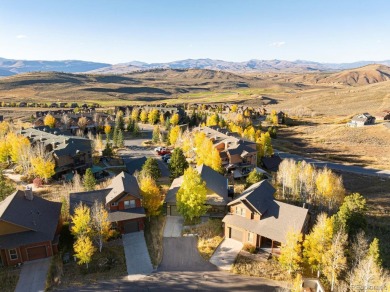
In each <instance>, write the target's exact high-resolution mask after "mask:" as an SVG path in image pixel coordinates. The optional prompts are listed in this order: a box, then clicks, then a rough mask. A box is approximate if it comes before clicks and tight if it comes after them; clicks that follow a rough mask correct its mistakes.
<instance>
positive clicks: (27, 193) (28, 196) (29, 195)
mask: <svg viewBox="0 0 390 292" xmlns="http://www.w3.org/2000/svg"><path fill="white" fill-rule="evenodd" d="M24 196H25V198H26V199H27V200H29V201H32V200H33V199H34V195H33V191H32V189H31V187H30V186H26V189H25V191H24Z"/></svg>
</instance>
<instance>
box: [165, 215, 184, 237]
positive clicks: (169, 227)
mask: <svg viewBox="0 0 390 292" xmlns="http://www.w3.org/2000/svg"><path fill="white" fill-rule="evenodd" d="M183 222H184V219H183V217H181V216H167V220H166V222H165V227H164V234H163V237H181V231H182V229H183Z"/></svg>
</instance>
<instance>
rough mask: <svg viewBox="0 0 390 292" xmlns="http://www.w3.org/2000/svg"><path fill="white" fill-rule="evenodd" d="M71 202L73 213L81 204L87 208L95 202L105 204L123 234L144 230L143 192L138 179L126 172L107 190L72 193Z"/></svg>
mask: <svg viewBox="0 0 390 292" xmlns="http://www.w3.org/2000/svg"><path fill="white" fill-rule="evenodd" d="M69 201H70V208H71V213H73V211H74V209H75V208H76V206H77V205H78V204H80V203H83V204H85V205H87V206H92V205H93V203H94V202H95V201H98V202H101V203H103V204H104V205H105V207H106V209H107V210H108V212H109V213H108V219H109V221H110V222H111V223H112V226H113V228H115V229H117V230H118V231H119V232H121V233H130V232H137V231H141V230H144V226H145V224H144V222H145V221H144V220H145V209H144V208H143V207H142V196H141V191H140V188H139V185H138V182H137V179H136V178H135V177H134V176H132V175H130V174H128V173H126V172H121V173H120V174H118V175H117V176H116V177H115V178H114V179H113V180H112V183H111V184H110V185H109V186H108V188H106V189H103V190H97V191H90V192H79V193H71V194H70V195H69Z"/></svg>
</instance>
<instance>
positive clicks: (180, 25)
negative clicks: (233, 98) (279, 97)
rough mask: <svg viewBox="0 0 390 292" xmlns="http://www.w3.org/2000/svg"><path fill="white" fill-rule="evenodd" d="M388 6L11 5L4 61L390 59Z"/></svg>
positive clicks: (1, 37)
mask: <svg viewBox="0 0 390 292" xmlns="http://www.w3.org/2000/svg"><path fill="white" fill-rule="evenodd" d="M389 10H390V2H388V1H385V0H378V1H375V2H373V3H371V4H370V5H367V4H366V3H364V2H362V3H360V2H356V1H351V0H346V1H342V2H340V1H334V0H332V1H326V2H325V1H321V2H317V1H309V0H303V1H299V2H291V1H278V2H270V1H254V0H247V1H244V2H243V1H233V0H230V1H222V0H215V1H195V0H188V1H179V0H165V1H152V0H149V1H107V0H95V1H88V0H85V1H65V0H58V1H50V2H48V1H44V0H37V1H27V0H15V1H3V2H2V3H0V26H1V27H3V28H4V27H6V28H7V29H3V30H0V56H1V57H3V58H7V59H17V60H18V59H23V60H88V61H91V62H103V63H109V64H118V63H127V62H131V61H132V60H138V61H140V62H147V63H166V62H172V61H176V60H183V59H206V58H210V59H218V60H228V61H231V62H243V61H247V60H250V59H258V60H274V59H278V60H287V61H294V60H310V61H314V62H319V63H351V62H358V61H359V60H363V61H364V60H370V61H371V60H374V61H375V60H377V61H380V60H388V59H389V58H390V57H389V53H388V52H389V51H390V39H389V37H388V31H389V30H390V23H389V22H386V21H383V20H385V19H387V17H388V15H387V12H388V11H389Z"/></svg>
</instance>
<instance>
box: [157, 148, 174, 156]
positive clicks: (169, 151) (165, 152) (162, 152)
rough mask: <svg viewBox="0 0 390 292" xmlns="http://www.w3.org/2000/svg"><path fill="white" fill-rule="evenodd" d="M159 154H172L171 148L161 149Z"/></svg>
mask: <svg viewBox="0 0 390 292" xmlns="http://www.w3.org/2000/svg"><path fill="white" fill-rule="evenodd" d="M157 154H158V155H160V156H162V155H165V154H171V150H168V149H166V150H161V151H158V152H157Z"/></svg>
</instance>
